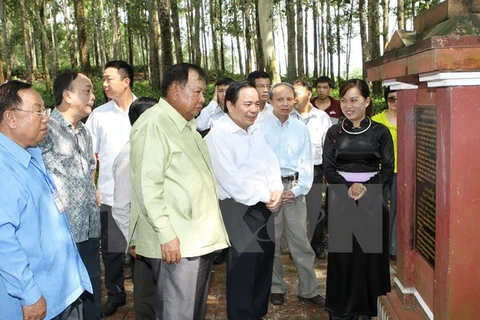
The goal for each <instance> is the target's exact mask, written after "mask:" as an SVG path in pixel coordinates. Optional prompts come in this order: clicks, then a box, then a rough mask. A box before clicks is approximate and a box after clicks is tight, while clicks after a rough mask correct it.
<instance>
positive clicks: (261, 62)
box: [255, 0, 265, 70]
mask: <svg viewBox="0 0 480 320" xmlns="http://www.w3.org/2000/svg"><path fill="white" fill-rule="evenodd" d="M258 2H259V0H255V25H256V27H255V29H256V35H257V40H256V41H255V44H256V46H257V50H256V51H257V55H256V60H257V70H264V69H265V58H264V56H265V54H264V53H263V45H262V43H263V40H262V32H261V31H260V14H259V5H258Z"/></svg>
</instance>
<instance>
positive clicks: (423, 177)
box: [414, 106, 437, 268]
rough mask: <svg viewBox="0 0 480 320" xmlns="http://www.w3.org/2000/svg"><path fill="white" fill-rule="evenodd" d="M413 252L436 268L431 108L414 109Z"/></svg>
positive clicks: (434, 131)
mask: <svg viewBox="0 0 480 320" xmlns="http://www.w3.org/2000/svg"><path fill="white" fill-rule="evenodd" d="M415 141H416V159H415V237H414V248H415V250H416V251H417V252H418V253H419V254H420V255H421V256H422V257H423V258H424V259H425V260H426V261H427V263H428V264H429V265H430V266H431V267H432V268H435V215H436V206H435V198H436V191H435V186H436V185H435V178H436V169H437V152H436V143H437V113H436V108H435V107H434V106H417V107H415Z"/></svg>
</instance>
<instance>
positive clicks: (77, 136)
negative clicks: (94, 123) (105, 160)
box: [40, 72, 101, 319]
mask: <svg viewBox="0 0 480 320" xmlns="http://www.w3.org/2000/svg"><path fill="white" fill-rule="evenodd" d="M53 91H54V94H55V105H56V108H55V109H53V111H52V113H51V115H50V122H49V123H48V130H49V131H48V135H47V137H46V138H45V140H43V142H42V143H41V144H40V148H41V149H42V153H43V161H44V162H45V166H46V167H47V169H48V170H50V171H51V172H52V174H53V179H54V181H55V184H56V185H57V187H58V192H59V193H60V196H61V197H62V200H63V203H64V205H65V209H66V214H67V217H68V221H69V223H70V230H71V231H72V234H73V238H74V239H75V242H76V244H77V248H78V252H79V253H80V256H81V257H82V260H83V263H84V264H85V267H86V268H87V271H88V274H89V276H90V281H91V283H92V286H93V295H92V294H89V293H84V295H83V296H82V301H83V315H84V318H85V319H100V312H101V302H100V255H99V238H100V208H99V204H98V202H97V201H96V200H97V199H98V198H97V197H96V190H95V185H94V172H95V166H96V162H95V157H94V154H93V146H92V137H91V136H90V133H89V132H88V130H87V128H86V127H85V126H84V124H83V123H82V122H81V121H80V120H81V119H83V118H85V117H87V116H88V115H89V114H90V113H91V112H92V107H93V102H94V101H95V95H94V94H93V85H92V82H91V81H90V79H89V78H88V77H87V76H85V75H83V74H81V73H78V72H65V73H62V74H60V75H58V76H57V77H56V78H55V81H54V83H53Z"/></svg>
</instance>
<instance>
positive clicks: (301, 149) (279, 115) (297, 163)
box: [259, 82, 325, 307]
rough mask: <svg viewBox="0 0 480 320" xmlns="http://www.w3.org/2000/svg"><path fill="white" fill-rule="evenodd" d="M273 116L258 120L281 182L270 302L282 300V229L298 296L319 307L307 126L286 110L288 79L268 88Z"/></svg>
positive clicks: (290, 100) (289, 105)
mask: <svg viewBox="0 0 480 320" xmlns="http://www.w3.org/2000/svg"><path fill="white" fill-rule="evenodd" d="M270 101H271V103H272V105H273V116H271V117H268V118H266V119H265V120H263V121H262V122H261V123H260V124H259V130H260V131H261V132H262V133H263V134H264V137H265V140H266V141H267V143H268V145H269V146H270V147H271V148H272V150H273V152H275V154H276V156H277V158H278V161H279V162H280V169H281V175H282V182H283V186H284V191H283V199H282V207H281V208H280V211H279V212H278V213H277V214H276V215H275V258H274V264H273V279H272V290H271V292H272V293H271V295H270V302H271V303H272V304H274V305H282V304H284V302H285V291H286V290H287V284H286V283H285V281H284V279H283V266H282V260H281V258H280V240H281V238H282V234H283V232H284V231H285V232H286V238H287V243H288V246H289V248H290V252H291V255H292V259H293V261H294V264H295V267H296V269H297V273H298V293H297V295H298V298H299V299H300V300H301V301H308V302H310V303H312V304H314V305H316V306H320V307H323V306H324V305H325V300H324V299H323V298H322V297H321V296H320V295H319V291H318V281H317V277H316V275H315V271H314V269H313V265H314V263H315V253H314V252H313V249H312V247H311V246H310V243H309V241H308V238H307V225H306V219H307V208H306V204H305V195H306V194H307V193H308V191H309V190H310V188H311V186H312V182H313V158H312V146H311V142H310V133H309V132H308V129H307V127H306V126H305V125H304V124H303V123H302V122H301V121H299V120H297V119H295V118H294V117H290V113H291V112H292V110H293V107H294V105H295V89H294V88H293V86H292V85H291V84H289V83H285V82H282V83H278V84H276V85H274V86H273V87H272V89H271V91H270Z"/></svg>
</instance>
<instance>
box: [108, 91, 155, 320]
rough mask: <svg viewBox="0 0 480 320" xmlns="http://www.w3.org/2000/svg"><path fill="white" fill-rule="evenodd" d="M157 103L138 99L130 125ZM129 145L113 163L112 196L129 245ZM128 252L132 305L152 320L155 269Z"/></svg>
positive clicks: (131, 110)
mask: <svg viewBox="0 0 480 320" xmlns="http://www.w3.org/2000/svg"><path fill="white" fill-rule="evenodd" d="M156 103H158V100H157V99H153V98H143V97H142V98H138V99H137V100H135V101H134V102H133V103H132V105H131V106H130V108H129V110H128V116H129V118H130V123H131V125H132V126H133V124H134V123H135V121H137V119H138V118H139V117H140V115H141V114H142V113H143V112H144V111H145V110H147V109H149V108H151V107H152V106H154V105H155V104H156ZM130 171H131V169H130V143H129V142H127V143H126V144H125V146H124V147H123V149H122V151H120V153H119V154H118V156H117V157H116V158H115V161H114V162H113V178H114V181H115V184H114V192H113V200H114V201H113V206H112V216H113V219H114V220H115V223H116V224H117V226H118V227H119V228H120V231H121V232H122V234H123V236H124V237H125V241H126V242H127V241H128V231H129V228H130V207H131V201H132V178H131V174H130ZM130 249H131V250H129V252H130V253H131V255H132V256H133V257H134V258H135V268H134V270H133V272H134V275H133V278H132V279H134V280H135V283H134V287H133V304H134V308H135V315H136V317H137V319H153V318H154V317H155V314H154V311H153V305H154V293H155V283H154V278H153V273H152V266H151V265H149V264H148V263H147V262H146V260H145V258H144V257H141V256H139V255H138V256H137V255H136V253H135V248H130Z"/></svg>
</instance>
